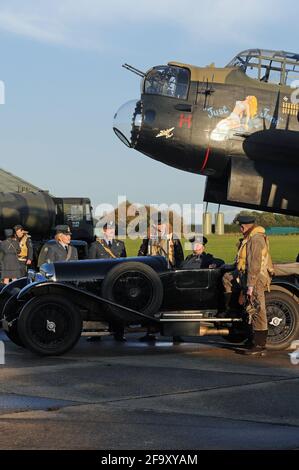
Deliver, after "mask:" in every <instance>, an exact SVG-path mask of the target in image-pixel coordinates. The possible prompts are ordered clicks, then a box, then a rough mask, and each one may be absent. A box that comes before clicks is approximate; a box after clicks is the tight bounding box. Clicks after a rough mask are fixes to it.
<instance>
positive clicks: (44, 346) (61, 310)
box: [18, 295, 83, 356]
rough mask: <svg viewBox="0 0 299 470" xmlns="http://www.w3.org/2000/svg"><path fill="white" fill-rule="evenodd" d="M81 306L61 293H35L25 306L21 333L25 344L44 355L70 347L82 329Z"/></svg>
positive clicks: (19, 320)
mask: <svg viewBox="0 0 299 470" xmlns="http://www.w3.org/2000/svg"><path fill="white" fill-rule="evenodd" d="M82 324H83V322H82V317H81V314H80V311H79V309H78V308H77V307H76V306H75V305H74V304H73V303H71V302H70V301H69V300H67V299H65V298H63V297H62V296H60V295H43V296H40V297H33V298H32V299H30V300H29V301H28V302H27V303H26V304H25V305H24V307H23V308H22V310H21V312H20V316H19V319H18V333H19V336H20V339H21V341H22V342H23V343H24V345H25V347H26V348H28V349H29V350H30V351H32V352H34V353H36V354H39V355H42V356H58V355H60V354H64V353H65V352H67V351H69V350H70V349H71V348H72V347H73V346H74V345H75V344H76V343H77V341H78V340H79V338H80V336H81V332H82Z"/></svg>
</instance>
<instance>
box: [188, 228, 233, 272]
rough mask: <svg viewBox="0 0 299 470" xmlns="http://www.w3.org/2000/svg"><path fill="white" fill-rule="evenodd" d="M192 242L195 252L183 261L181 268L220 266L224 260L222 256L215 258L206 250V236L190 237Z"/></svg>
mask: <svg viewBox="0 0 299 470" xmlns="http://www.w3.org/2000/svg"><path fill="white" fill-rule="evenodd" d="M190 242H192V250H193V253H192V254H191V255H189V256H187V258H186V259H185V261H183V262H182V263H181V266H180V268H181V269H208V268H219V266H221V265H222V264H224V261H223V260H222V259H220V258H214V256H213V255H211V254H210V253H206V252H205V245H206V244H207V243H208V240H207V238H206V237H204V236H201V235H200V236H197V237H193V238H192V239H190Z"/></svg>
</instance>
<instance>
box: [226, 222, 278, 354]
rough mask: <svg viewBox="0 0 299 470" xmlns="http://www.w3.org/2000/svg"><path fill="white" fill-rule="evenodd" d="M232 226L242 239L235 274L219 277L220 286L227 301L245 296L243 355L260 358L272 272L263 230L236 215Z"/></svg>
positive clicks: (263, 347) (262, 348)
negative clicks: (247, 331)
mask: <svg viewBox="0 0 299 470" xmlns="http://www.w3.org/2000/svg"><path fill="white" fill-rule="evenodd" d="M236 222H238V223H239V225H240V230H241V232H242V234H243V237H244V238H243V239H241V240H240V244H239V249H238V254H237V258H236V270H235V271H233V272H229V273H226V274H225V275H224V276H223V285H224V289H225V293H226V294H225V295H226V296H227V298H228V299H229V297H230V295H231V294H233V293H234V291H236V290H237V291H239V292H240V293H241V292H242V291H243V293H244V294H245V298H246V304H245V305H246V312H247V315H248V323H249V324H250V325H251V327H252V334H253V337H252V343H251V344H249V348H248V350H245V352H244V353H245V354H250V355H258V356H259V355H260V356H261V355H264V354H265V353H266V341H267V334H268V322H267V314H266V304H265V291H266V290H269V288H270V283H271V276H272V275H273V272H274V270H273V264H272V260H271V256H270V252H269V242H268V238H267V237H266V235H265V229H264V228H263V227H260V226H257V225H255V218H254V217H253V216H247V215H239V216H238V218H237V219H236Z"/></svg>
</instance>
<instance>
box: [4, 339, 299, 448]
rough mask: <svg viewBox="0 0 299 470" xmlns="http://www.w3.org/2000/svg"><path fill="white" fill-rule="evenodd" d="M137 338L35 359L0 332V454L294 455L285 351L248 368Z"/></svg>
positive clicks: (232, 358) (243, 359)
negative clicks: (0, 359)
mask: <svg viewBox="0 0 299 470" xmlns="http://www.w3.org/2000/svg"><path fill="white" fill-rule="evenodd" d="M141 335H142V333H141V334H140V333H139V334H136V333H135V334H132V333H130V334H129V335H128V336H127V339H128V341H127V342H126V343H117V342H115V341H114V339H113V338H112V337H110V336H109V337H104V338H102V340H101V341H100V342H97V343H89V342H87V341H86V340H85V338H81V340H80V342H79V343H78V345H77V346H76V347H75V348H74V349H73V350H72V351H70V352H69V353H67V354H65V355H64V356H60V357H52V358H42V357H38V356H35V355H33V354H32V353H30V352H28V351H26V350H24V349H22V348H20V347H18V346H16V345H14V344H13V343H11V342H10V341H9V340H8V339H7V338H6V336H5V334H4V333H3V332H0V340H2V341H5V349H6V357H5V359H6V363H5V365H0V431H1V433H0V449H98V450H100V449H110V450H116V449H118V450H120V449H121V450H124V449H131V450H132V449H133V450H137V449H144V450H153V449H164V450H168V449H176V450H203V449H255V450H258V449H268V450H269V449H278V450H282V449H299V365H293V364H291V361H290V357H289V355H288V352H290V351H280V352H271V353H268V355H267V356H266V357H262V358H254V357H247V356H244V355H241V354H238V353H237V352H236V350H235V349H233V348H234V347H233V345H229V344H228V343H227V342H226V341H225V340H223V339H222V338H218V337H217V338H216V337H213V338H202V339H200V340H199V339H194V338H192V339H191V338H189V339H188V338H185V339H186V340H188V342H186V343H183V344H180V345H173V344H172V342H169V340H168V339H167V338H161V339H160V338H159V341H157V342H156V344H145V343H140V342H139V341H138V338H139V337H140V336H141ZM191 340H192V342H191Z"/></svg>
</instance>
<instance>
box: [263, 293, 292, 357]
mask: <svg viewBox="0 0 299 470" xmlns="http://www.w3.org/2000/svg"><path fill="white" fill-rule="evenodd" d="M266 309H267V318H268V338H267V347H268V349H273V350H279V349H285V348H288V347H289V346H290V345H291V343H292V341H294V340H295V339H297V338H298V335H299V306H298V303H297V302H296V300H294V299H293V297H292V296H291V295H289V294H287V293H285V292H281V291H272V292H269V293H267V294H266Z"/></svg>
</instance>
